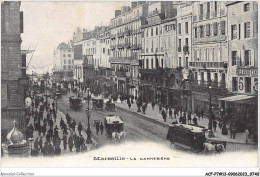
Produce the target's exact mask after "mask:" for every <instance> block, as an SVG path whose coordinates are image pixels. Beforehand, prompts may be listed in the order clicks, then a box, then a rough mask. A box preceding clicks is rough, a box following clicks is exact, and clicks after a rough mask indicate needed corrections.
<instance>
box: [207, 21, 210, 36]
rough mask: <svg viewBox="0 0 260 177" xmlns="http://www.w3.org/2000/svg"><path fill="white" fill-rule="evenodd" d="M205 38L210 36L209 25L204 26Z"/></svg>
mask: <svg viewBox="0 0 260 177" xmlns="http://www.w3.org/2000/svg"><path fill="white" fill-rule="evenodd" d="M206 36H210V24H207V25H206Z"/></svg>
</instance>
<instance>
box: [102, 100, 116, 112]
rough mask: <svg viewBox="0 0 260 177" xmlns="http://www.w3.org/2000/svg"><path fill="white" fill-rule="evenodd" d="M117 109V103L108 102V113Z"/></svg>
mask: <svg viewBox="0 0 260 177" xmlns="http://www.w3.org/2000/svg"><path fill="white" fill-rule="evenodd" d="M115 109H116V105H115V103H111V101H107V102H106V108H105V110H107V111H114V110H115Z"/></svg>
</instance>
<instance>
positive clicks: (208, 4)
mask: <svg viewBox="0 0 260 177" xmlns="http://www.w3.org/2000/svg"><path fill="white" fill-rule="evenodd" d="M209 14H210V2H207V16H209Z"/></svg>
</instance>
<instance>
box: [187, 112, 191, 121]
mask: <svg viewBox="0 0 260 177" xmlns="http://www.w3.org/2000/svg"><path fill="white" fill-rule="evenodd" d="M188 123H191V112H190V111H189V112H188Z"/></svg>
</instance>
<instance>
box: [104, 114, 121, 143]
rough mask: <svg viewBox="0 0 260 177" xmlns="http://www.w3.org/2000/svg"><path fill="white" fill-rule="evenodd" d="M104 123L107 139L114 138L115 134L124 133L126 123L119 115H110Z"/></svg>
mask: <svg viewBox="0 0 260 177" xmlns="http://www.w3.org/2000/svg"><path fill="white" fill-rule="evenodd" d="M104 123H105V131H106V136H107V139H111V138H112V133H113V132H116V133H120V132H123V128H124V127H123V126H124V122H123V120H122V118H121V117H119V116H117V115H116V116H115V115H108V116H107V117H105V120H104Z"/></svg>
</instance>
